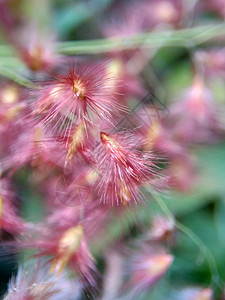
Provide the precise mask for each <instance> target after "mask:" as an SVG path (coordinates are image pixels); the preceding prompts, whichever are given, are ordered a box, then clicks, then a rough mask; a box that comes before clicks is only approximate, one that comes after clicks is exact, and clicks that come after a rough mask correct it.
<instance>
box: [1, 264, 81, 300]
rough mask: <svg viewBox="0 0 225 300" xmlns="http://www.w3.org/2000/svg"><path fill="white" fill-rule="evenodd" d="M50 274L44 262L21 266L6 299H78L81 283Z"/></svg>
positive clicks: (9, 286) (64, 274)
mask: <svg viewBox="0 0 225 300" xmlns="http://www.w3.org/2000/svg"><path fill="white" fill-rule="evenodd" d="M66 275H67V274H66V273H65V272H64V273H62V274H61V275H60V276H59V277H56V276H54V275H50V274H49V273H48V270H46V266H45V265H44V262H41V261H38V262H31V261H30V262H28V263H26V264H24V265H22V266H19V270H18V273H17V276H16V277H15V278H14V277H13V278H12V279H11V281H10V283H9V285H8V291H7V294H6V295H5V296H4V300H37V299H42V300H60V299H74V300H76V299H78V298H79V296H80V294H81V288H80V286H79V283H78V282H76V281H72V280H70V279H68V278H67V276H66Z"/></svg>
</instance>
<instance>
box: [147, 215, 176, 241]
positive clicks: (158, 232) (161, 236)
mask: <svg viewBox="0 0 225 300" xmlns="http://www.w3.org/2000/svg"><path fill="white" fill-rule="evenodd" d="M174 230H175V223H174V221H173V220H171V219H169V218H167V217H164V216H155V217H153V220H152V227H151V229H150V231H149V233H148V235H147V238H148V239H150V240H152V241H163V240H166V239H168V238H169V237H170V236H171V235H172V233H173V231H174Z"/></svg>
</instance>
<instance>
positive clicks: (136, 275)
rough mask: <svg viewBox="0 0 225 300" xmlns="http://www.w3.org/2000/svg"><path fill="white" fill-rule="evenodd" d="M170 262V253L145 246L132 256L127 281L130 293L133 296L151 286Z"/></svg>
mask: <svg viewBox="0 0 225 300" xmlns="http://www.w3.org/2000/svg"><path fill="white" fill-rule="evenodd" d="M172 262H173V256H172V255H170V254H167V253H165V252H163V251H161V253H160V251H157V252H154V251H153V250H152V249H147V248H145V249H144V251H143V253H139V254H137V255H136V256H134V257H133V259H132V260H131V265H130V270H131V271H130V272H131V277H130V279H129V282H128V286H129V287H130V288H129V289H130V290H131V292H130V293H132V295H133V296H134V295H136V294H138V293H143V292H144V291H146V290H148V289H149V288H151V287H152V286H153V285H154V284H155V283H156V282H157V281H158V280H159V279H160V278H161V277H162V276H163V275H164V274H165V273H166V271H167V270H168V268H169V267H170V265H171V264H172ZM132 299H134V298H132Z"/></svg>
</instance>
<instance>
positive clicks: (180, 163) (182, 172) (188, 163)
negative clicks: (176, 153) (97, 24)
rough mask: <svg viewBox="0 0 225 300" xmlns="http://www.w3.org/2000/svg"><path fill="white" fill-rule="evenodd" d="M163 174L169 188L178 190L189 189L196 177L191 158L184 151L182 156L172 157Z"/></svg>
mask: <svg viewBox="0 0 225 300" xmlns="http://www.w3.org/2000/svg"><path fill="white" fill-rule="evenodd" d="M165 176H167V178H168V183H169V186H170V187H171V188H173V189H177V190H179V191H180V192H187V191H189V190H190V189H191V187H192V186H193V183H194V182H195V178H196V170H195V168H194V164H193V161H192V159H191V158H190V157H189V156H188V155H187V154H185V153H184V155H183V156H180V157H177V158H175V157H174V158H173V160H172V161H171V164H170V165H169V166H168V168H166V170H165Z"/></svg>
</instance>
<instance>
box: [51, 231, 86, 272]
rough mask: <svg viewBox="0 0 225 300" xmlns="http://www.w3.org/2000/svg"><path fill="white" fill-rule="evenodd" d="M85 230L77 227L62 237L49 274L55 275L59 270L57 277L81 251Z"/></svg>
mask: <svg viewBox="0 0 225 300" xmlns="http://www.w3.org/2000/svg"><path fill="white" fill-rule="evenodd" d="M83 235H84V229H83V226H82V225H77V226H74V227H71V228H70V229H68V230H67V231H66V232H65V233H64V234H63V236H62V237H61V239H60V241H59V245H58V252H57V254H56V257H55V258H54V260H53V262H52V265H51V268H50V270H49V273H50V274H51V273H53V272H54V271H55V270H56V269H57V276H59V275H60V273H61V272H62V270H63V269H64V268H65V266H66V265H67V263H68V261H69V260H70V258H71V257H72V256H73V255H74V254H75V253H76V251H77V250H78V249H79V247H80V244H81V241H82V238H83Z"/></svg>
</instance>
